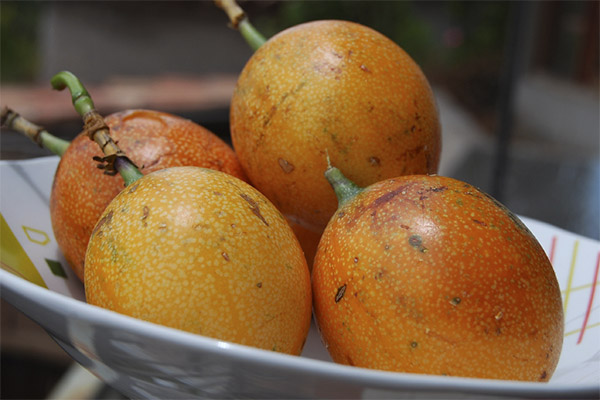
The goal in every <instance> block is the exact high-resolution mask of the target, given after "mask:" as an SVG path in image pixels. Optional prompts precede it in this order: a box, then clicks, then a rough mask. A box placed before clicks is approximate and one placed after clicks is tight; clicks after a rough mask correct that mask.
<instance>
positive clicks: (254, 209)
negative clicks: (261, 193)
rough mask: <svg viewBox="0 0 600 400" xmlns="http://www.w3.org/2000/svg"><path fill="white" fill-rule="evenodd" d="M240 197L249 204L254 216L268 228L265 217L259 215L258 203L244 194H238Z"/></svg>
mask: <svg viewBox="0 0 600 400" xmlns="http://www.w3.org/2000/svg"><path fill="white" fill-rule="evenodd" d="M240 197H241V198H242V199H244V200H245V201H246V202H247V203H248V204H250V210H251V211H252V212H253V213H254V215H256V216H257V217H258V218H259V219H260V220H261V221H262V222H263V223H264V224H265V225H266V226H269V223H268V222H267V220H266V219H265V217H263V215H262V214H261V213H260V207H259V206H258V203H257V202H256V201H255V200H254V199H253V198H251V197H250V196H248V195H247V194H245V193H240Z"/></svg>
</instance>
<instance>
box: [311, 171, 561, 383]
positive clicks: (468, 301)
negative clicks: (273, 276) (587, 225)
mask: <svg viewBox="0 0 600 400" xmlns="http://www.w3.org/2000/svg"><path fill="white" fill-rule="evenodd" d="M312 283H313V304H314V310H315V316H316V320H317V322H318V326H319V329H320V332H321V335H322V338H323V340H324V342H325V343H326V346H327V347H328V350H329V352H330V354H331V356H332V358H333V359H334V360H335V361H336V362H338V363H343V364H350V365H356V366H362V367H367V368H374V369H382V370H393V371H402V372H409V373H424V374H436V375H450V376H465V377H477V378H491V379H514V380H528V381H547V380H549V379H550V377H551V376H552V373H553V372H554V369H555V368H556V364H557V362H558V359H559V355H560V352H561V348H562V339H563V324H564V321H563V318H564V317H563V308H562V300H561V294H560V290H559V286H558V283H557V280H556V276H555V274H554V271H553V269H552V265H551V264H550V262H549V260H548V258H547V256H546V255H545V253H544V251H543V249H542V248H541V246H540V245H539V243H538V242H537V240H536V239H535V238H534V236H533V235H532V234H531V232H529V230H528V229H527V228H526V227H525V226H524V225H523V223H522V222H520V220H519V219H518V218H517V217H516V216H515V215H513V214H512V213H511V212H510V211H509V210H507V209H506V208H505V207H503V206H502V205H501V204H499V203H498V202H497V201H495V200H494V199H492V198H491V197H489V196H487V195H486V194H484V193H483V192H481V191H479V190H478V189H476V188H474V187H473V186H471V185H468V184H466V183H463V182H460V181H457V180H454V179H451V178H444V177H437V176H435V177H433V176H429V177H427V176H408V177H400V178H397V179H390V180H386V181H382V182H379V183H376V184H374V185H372V186H370V187H368V188H367V189H365V190H364V191H363V192H361V193H359V194H358V195H357V196H356V197H355V198H354V199H353V200H350V201H348V202H347V203H345V204H344V205H343V206H341V207H340V209H338V211H337V212H336V214H335V215H334V216H333V218H332V220H331V222H330V223H329V225H328V227H327V228H326V230H325V232H324V233H323V236H322V238H321V242H320V243H319V248H318V250H317V255H316V258H315V264H314V266H313V271H312Z"/></svg>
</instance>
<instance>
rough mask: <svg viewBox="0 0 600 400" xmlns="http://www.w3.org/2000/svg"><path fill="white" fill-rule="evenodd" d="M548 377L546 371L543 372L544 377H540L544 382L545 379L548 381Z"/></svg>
mask: <svg viewBox="0 0 600 400" xmlns="http://www.w3.org/2000/svg"><path fill="white" fill-rule="evenodd" d="M547 376H548V373H547V372H546V371H542V375H540V380H541V381H543V380H544V379H546V377H547Z"/></svg>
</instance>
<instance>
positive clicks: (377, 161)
mask: <svg viewBox="0 0 600 400" xmlns="http://www.w3.org/2000/svg"><path fill="white" fill-rule="evenodd" d="M369 164H371V165H372V166H373V167H378V166H379V165H381V160H380V159H379V158H378V157H375V156H371V157H369Z"/></svg>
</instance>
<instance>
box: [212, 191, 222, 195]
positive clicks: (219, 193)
mask: <svg viewBox="0 0 600 400" xmlns="http://www.w3.org/2000/svg"><path fill="white" fill-rule="evenodd" d="M213 194H214V195H215V196H223V193H221V192H217V191H214V192H213Z"/></svg>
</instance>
